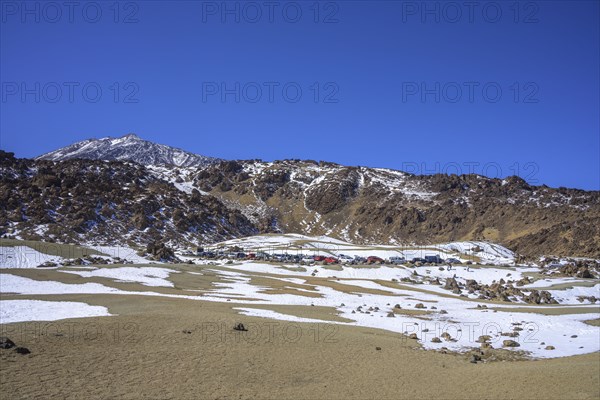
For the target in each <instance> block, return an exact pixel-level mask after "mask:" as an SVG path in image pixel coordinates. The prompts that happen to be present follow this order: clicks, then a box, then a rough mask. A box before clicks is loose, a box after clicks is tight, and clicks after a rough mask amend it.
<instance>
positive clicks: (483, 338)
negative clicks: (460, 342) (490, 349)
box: [477, 335, 492, 343]
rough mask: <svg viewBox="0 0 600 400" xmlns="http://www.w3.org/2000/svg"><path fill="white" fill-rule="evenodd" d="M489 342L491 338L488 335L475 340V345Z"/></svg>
mask: <svg viewBox="0 0 600 400" xmlns="http://www.w3.org/2000/svg"><path fill="white" fill-rule="evenodd" d="M490 340H492V337H491V336H490V335H481V336H479V338H478V339H477V343H486V342H489V341H490Z"/></svg>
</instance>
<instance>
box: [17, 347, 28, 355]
mask: <svg viewBox="0 0 600 400" xmlns="http://www.w3.org/2000/svg"><path fill="white" fill-rule="evenodd" d="M15 351H16V352H17V353H19V354H23V355H25V354H29V353H31V351H29V349H28V348H27V347H17V348H15Z"/></svg>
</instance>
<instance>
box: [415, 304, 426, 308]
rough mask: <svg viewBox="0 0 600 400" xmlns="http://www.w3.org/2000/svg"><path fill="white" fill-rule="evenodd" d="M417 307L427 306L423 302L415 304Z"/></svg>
mask: <svg viewBox="0 0 600 400" xmlns="http://www.w3.org/2000/svg"><path fill="white" fill-rule="evenodd" d="M415 308H425V306H424V305H423V303H417V304H415Z"/></svg>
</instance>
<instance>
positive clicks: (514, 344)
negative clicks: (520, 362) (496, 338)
mask: <svg viewBox="0 0 600 400" xmlns="http://www.w3.org/2000/svg"><path fill="white" fill-rule="evenodd" d="M502 346H504V347H519V346H521V345H520V344H519V343H518V342H515V341H514V340H504V341H503V342H502Z"/></svg>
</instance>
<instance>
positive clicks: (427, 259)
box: [425, 255, 444, 264]
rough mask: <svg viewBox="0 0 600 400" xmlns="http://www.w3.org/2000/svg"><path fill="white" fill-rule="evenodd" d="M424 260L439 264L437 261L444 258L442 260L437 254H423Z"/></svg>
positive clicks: (440, 261) (439, 261)
mask: <svg viewBox="0 0 600 400" xmlns="http://www.w3.org/2000/svg"><path fill="white" fill-rule="evenodd" d="M425 262H428V263H434V264H439V263H442V262H444V260H442V259H441V258H440V256H437V255H436V256H425Z"/></svg>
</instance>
